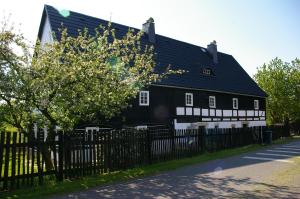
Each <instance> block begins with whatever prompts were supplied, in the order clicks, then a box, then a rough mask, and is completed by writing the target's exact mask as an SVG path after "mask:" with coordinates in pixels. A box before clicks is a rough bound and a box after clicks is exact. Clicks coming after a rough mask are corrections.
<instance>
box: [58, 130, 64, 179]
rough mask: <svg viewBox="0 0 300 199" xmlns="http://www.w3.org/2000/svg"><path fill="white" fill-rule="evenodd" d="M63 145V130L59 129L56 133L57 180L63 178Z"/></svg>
mask: <svg viewBox="0 0 300 199" xmlns="http://www.w3.org/2000/svg"><path fill="white" fill-rule="evenodd" d="M63 146H64V141H63V132H62V131H60V132H59V133H58V174H57V180H58V181H62V180H63V175H64V174H63V169H64V168H63V167H64V164H63V159H64V156H63V153H64V150H63Z"/></svg>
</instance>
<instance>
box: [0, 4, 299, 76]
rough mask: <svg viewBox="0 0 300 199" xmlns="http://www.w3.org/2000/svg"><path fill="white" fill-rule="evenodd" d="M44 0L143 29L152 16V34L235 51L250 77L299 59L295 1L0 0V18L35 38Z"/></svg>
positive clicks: (297, 7)
mask: <svg viewBox="0 0 300 199" xmlns="http://www.w3.org/2000/svg"><path fill="white" fill-rule="evenodd" d="M44 4H49V5H53V6H55V7H57V8H58V9H69V10H73V11H77V12H81V13H84V14H88V15H92V16H95V17H98V18H102V19H105V20H110V19H111V20H112V21H113V22H117V23H121V24H124V25H128V26H132V27H136V28H141V26H142V23H144V22H145V21H146V20H147V19H148V18H149V17H150V16H151V17H153V18H154V20H155V28H156V33H158V34H161V35H164V36H168V37H171V38H175V39H178V40H181V41H185V42H189V43H192V44H196V45H199V46H202V47H206V45H207V44H208V43H210V42H211V41H213V40H216V41H217V44H218V50H219V51H221V52H224V53H227V54H231V55H233V56H234V57H235V58H236V59H237V61H238V62H239V63H240V64H241V65H242V67H243V68H244V69H245V70H246V71H247V72H248V74H249V75H250V76H253V74H255V72H256V68H257V67H258V66H260V65H262V64H263V63H266V62H269V61H270V60H271V59H273V58H275V57H280V58H282V59H283V60H284V61H291V60H293V59H295V58H296V57H298V58H300V1H299V0H251V1H250V0H181V1H180V0H170V1H168V0H151V1H149V0H148V1H144V0H126V1H124V0H119V1H117V0H106V1H104V0H97V1H92V0H84V1H82V0H72V1H71V0H64V1H61V0H60V1H59V0H26V1H17V0H5V1H4V0H1V8H0V19H2V18H3V16H7V15H8V14H9V13H11V15H12V16H11V21H13V22H15V23H16V24H19V23H21V25H20V29H21V31H22V32H24V34H25V36H26V37H27V38H28V39H29V40H31V41H34V40H35V39H36V37H37V32H38V27H39V23H40V19H41V14H42V9H43V5H44Z"/></svg>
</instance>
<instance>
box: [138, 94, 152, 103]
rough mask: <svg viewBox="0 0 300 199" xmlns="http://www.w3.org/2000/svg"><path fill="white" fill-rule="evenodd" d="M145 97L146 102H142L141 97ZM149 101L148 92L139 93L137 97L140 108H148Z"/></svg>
mask: <svg viewBox="0 0 300 199" xmlns="http://www.w3.org/2000/svg"><path fill="white" fill-rule="evenodd" d="M144 94H145V96H146V100H147V101H146V102H143V100H142V97H143V96H142V95H144ZM149 101H150V98H149V91H140V95H139V105H140V106H149Z"/></svg>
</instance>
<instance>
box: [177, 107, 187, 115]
mask: <svg viewBox="0 0 300 199" xmlns="http://www.w3.org/2000/svg"><path fill="white" fill-rule="evenodd" d="M184 113H185V112H184V107H176V115H184Z"/></svg>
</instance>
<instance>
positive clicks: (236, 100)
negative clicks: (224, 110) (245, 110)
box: [232, 98, 239, 109]
mask: <svg viewBox="0 0 300 199" xmlns="http://www.w3.org/2000/svg"><path fill="white" fill-rule="evenodd" d="M234 102H236V106H235V103H234ZM232 108H233V109H239V99H238V98H232Z"/></svg>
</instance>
